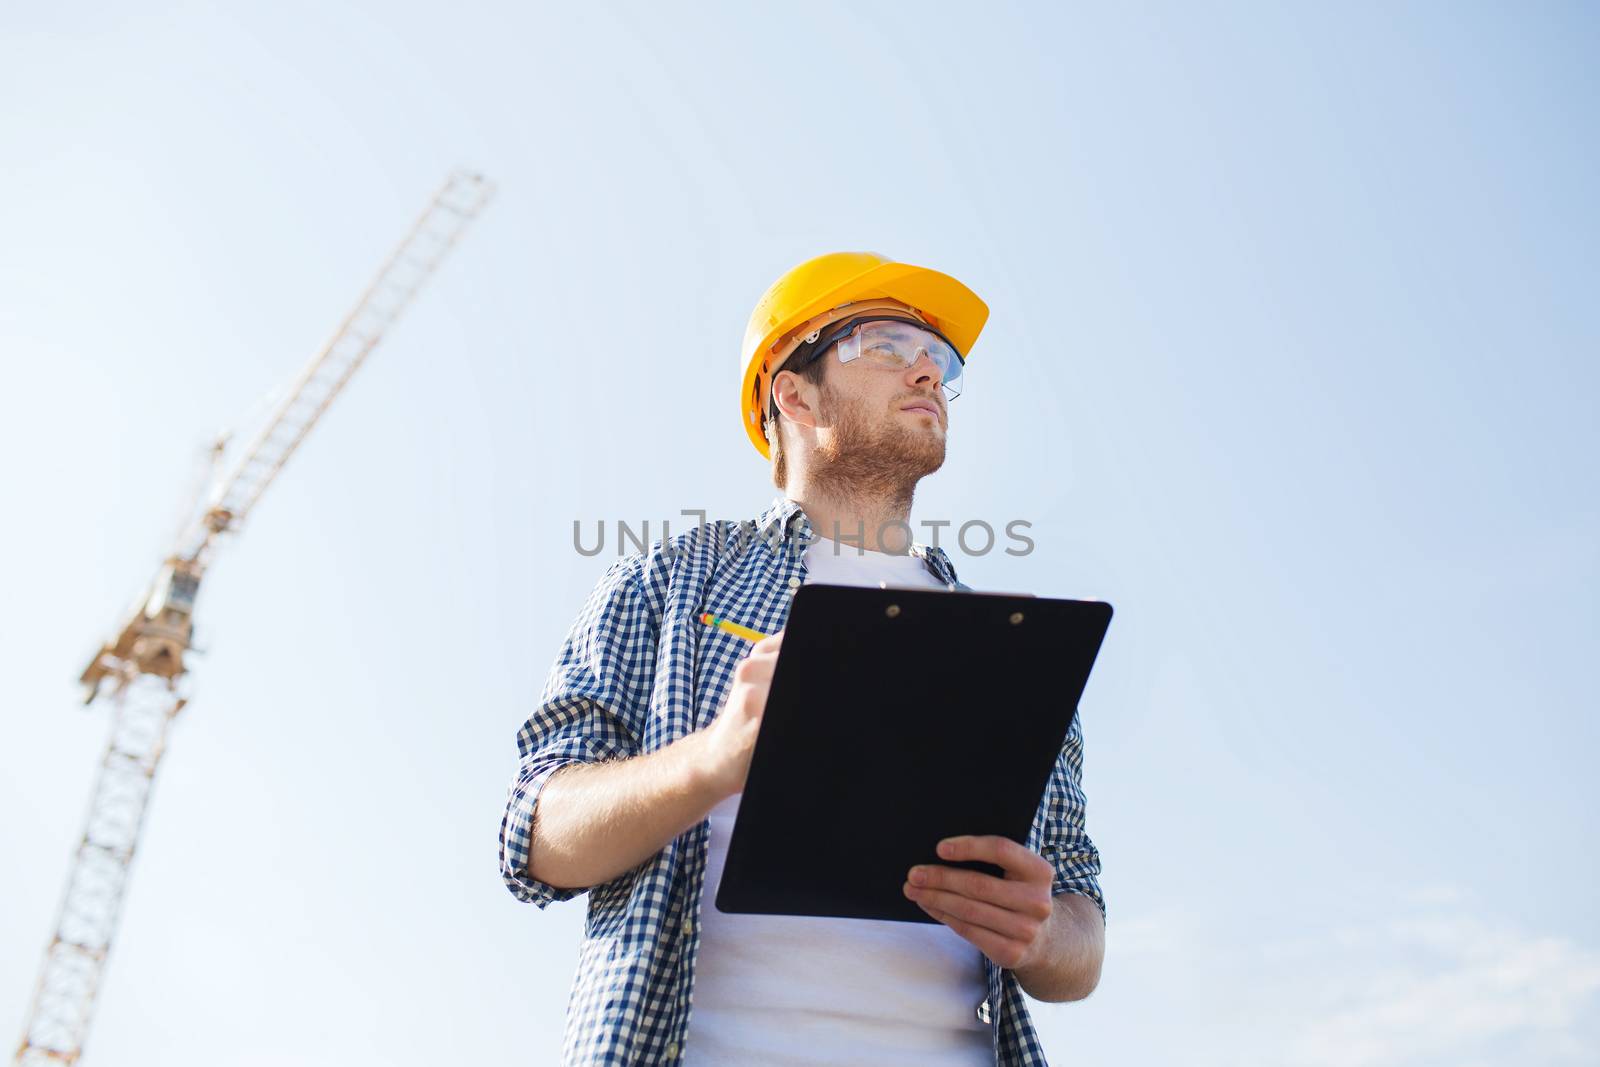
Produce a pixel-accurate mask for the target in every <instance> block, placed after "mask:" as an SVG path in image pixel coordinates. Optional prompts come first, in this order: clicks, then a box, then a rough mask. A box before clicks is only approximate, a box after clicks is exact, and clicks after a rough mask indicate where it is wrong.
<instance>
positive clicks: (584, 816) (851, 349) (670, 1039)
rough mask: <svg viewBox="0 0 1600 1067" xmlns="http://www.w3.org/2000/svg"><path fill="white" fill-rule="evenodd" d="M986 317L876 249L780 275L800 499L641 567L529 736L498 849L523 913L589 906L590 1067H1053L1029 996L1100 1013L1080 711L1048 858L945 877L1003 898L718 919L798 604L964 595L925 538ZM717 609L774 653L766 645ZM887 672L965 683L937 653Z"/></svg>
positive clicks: (583, 1013)
mask: <svg viewBox="0 0 1600 1067" xmlns="http://www.w3.org/2000/svg"><path fill="white" fill-rule="evenodd" d="M987 317H988V308H987V307H986V306H985V305H984V303H983V301H982V300H980V299H979V298H978V297H977V296H976V294H974V293H972V291H971V290H969V289H968V288H967V287H966V286H964V285H962V284H961V283H960V282H958V281H956V280H955V279H954V278H951V277H949V276H947V275H944V274H940V273H939V272H937V271H932V270H928V269H926V268H922V267H916V266H912V265H910V264H904V263H896V262H893V261H891V260H888V259H886V258H885V257H883V256H879V255H876V254H873V253H864V252H840V253H831V254H829V255H825V256H819V257H817V258H816V259H812V260H809V261H807V262H806V263H802V264H800V265H799V266H797V267H795V268H794V269H793V270H791V271H789V272H788V273H786V274H785V275H784V276H783V277H781V278H779V279H778V281H777V282H775V283H774V284H773V285H772V286H771V287H770V288H769V289H768V290H767V292H766V294H765V295H764V296H763V297H762V299H761V301H760V302H759V303H758V304H757V306H756V309H755V312H754V313H753V314H752V315H751V318H750V323H749V326H748V328H747V330H746V336H745V344H744V350H743V352H742V354H741V367H742V370H743V372H744V376H743V384H742V386H741V390H740V415H741V419H742V421H743V423H744V426H745V430H746V432H747V434H748V435H749V437H750V440H751V442H752V443H753V444H754V445H755V447H756V449H757V450H758V451H759V452H760V453H761V454H762V455H763V456H764V457H766V458H767V459H769V460H770V461H771V464H772V473H773V480H774V482H775V484H776V485H777V486H778V488H779V489H780V490H782V492H783V495H782V496H781V497H780V498H778V499H777V500H775V501H774V503H773V504H772V506H771V507H770V508H768V509H767V511H766V512H765V513H764V514H763V515H762V516H761V517H760V518H759V519H757V520H756V521H755V522H754V523H753V524H752V523H731V522H714V523H709V524H702V525H701V526H700V527H699V528H698V529H697V530H695V531H694V532H693V533H688V534H683V535H681V536H678V537H673V538H667V539H664V540H662V541H658V542H657V543H656V544H654V545H653V546H651V549H650V551H648V552H646V553H642V554H636V555H633V556H629V557H626V558H624V559H620V560H618V561H617V562H616V563H614V564H613V565H612V566H611V567H610V568H609V569H608V570H607V571H606V573H605V574H604V575H603V576H602V577H601V579H600V581H599V583H598V585H597V586H596V587H595V589H594V591H593V592H592V593H591V594H590V596H589V599H588V601H587V602H586V604H585V605H584V607H583V610H582V612H581V613H580V615H579V617H578V619H577V621H576V622H575V623H574V625H573V627H572V629H571V631H570V632H569V633H568V635H567V638H566V641H565V643H564V645H563V647H562V650H561V654H560V656H559V657H558V659H557V662H556V664H555V667H554V668H553V669H552V671H551V674H550V678H549V680H548V682H547V684H546V686H545V690H544V693H543V695H542V697H541V700H540V704H539V706H538V708H537V709H536V710H535V711H534V712H533V715H532V716H531V717H530V718H529V719H528V721H527V722H526V723H525V724H524V725H523V727H522V729H521V730H520V731H519V733H518V737H517V743H518V748H519V751H520V753H521V763H520V767H519V770H518V774H517V777H516V779H515V780H514V782H513V783H512V786H511V790H510V796H509V798H508V801H507V805H506V812H505V816H504V819H503V821H502V824H501V829H500V866H501V873H502V875H503V876H504V878H505V880H506V884H507V885H508V887H509V888H510V890H511V892H512V893H513V894H514V895H515V896H516V897H517V898H518V899H519V900H524V901H532V902H533V903H535V904H537V905H539V906H540V907H541V908H543V907H546V906H548V905H549V904H550V903H552V902H554V901H557V900H567V899H570V898H572V897H574V896H576V895H578V894H579V893H582V892H588V893H589V911H588V921H587V923H586V928H585V937H584V941H583V945H582V949H581V951H580V955H579V962H578V973H577V977H576V980H575V982H574V985H573V989H572V995H571V999H570V1001H569V1004H568V1009H567V1028H566V1037H565V1042H564V1058H565V1060H566V1061H567V1062H582V1063H619V1064H620V1063H688V1064H690V1065H693V1067H704V1065H712V1064H778V1063H838V1064H844V1063H850V1064H856V1063H907V1064H910V1063H916V1064H919V1065H923V1064H974V1063H995V1062H999V1063H1002V1064H1043V1063H1044V1062H1045V1058H1044V1054H1043V1050H1042V1049H1041V1048H1040V1045H1039V1042H1038V1039H1037V1037H1036V1035H1035V1033H1034V1029H1033V1024H1032V1022H1031V1020H1030V1018H1029V1014H1028V1009H1027V1006H1026V1002H1025V1001H1024V999H1023V997H1022V995H1021V994H1022V992H1024V991H1026V992H1027V993H1029V994H1030V995H1032V996H1034V997H1036V998H1038V999H1041V1000H1049V1001H1061V1000H1077V999H1081V998H1083V997H1086V996H1088V995H1089V993H1090V992H1091V991H1092V990H1093V989H1094V987H1095V985H1096V984H1097V982H1098V981H1099V975H1100V966H1101V960H1102V958H1103V954H1104V914H1105V903H1104V899H1103V898H1102V896H1101V893H1100V888H1099V884H1098V878H1097V876H1098V875H1099V873H1100V859H1099V854H1098V852H1097V851H1096V849H1095V846H1094V844H1093V843H1092V842H1091V840H1090V839H1089V836H1088V834H1087V832H1086V829H1085V814H1084V813H1085V802H1084V796H1083V792H1082V790H1081V788H1080V784H1079V782H1080V776H1081V768H1082V758H1083V749H1082V734H1081V731H1080V728H1079V726H1078V724H1077V722H1076V718H1075V719H1074V723H1073V726H1072V729H1071V731H1070V732H1069V733H1068V736H1067V740H1066V743H1065V745H1064V747H1063V748H1062V751H1061V753H1060V755H1059V757H1058V758H1057V760H1056V765H1055V768H1054V771H1053V773H1052V775H1051V777H1050V780H1049V783H1048V785H1047V788H1046V792H1045V796H1044V798H1043V799H1042V802H1041V804H1040V807H1039V811H1038V813H1037V815H1036V816H1035V819H1034V824H1033V828H1032V830H1031V832H1030V834H1029V838H1028V843H1027V845H1026V846H1023V845H1019V844H1017V843H1016V842H1014V841H1011V840H1009V839H1007V838H1003V837H956V838H951V839H947V840H946V841H945V842H942V843H941V844H940V848H939V855H940V858H941V859H945V860H949V861H953V862H954V861H961V860H985V861H988V862H990V863H994V864H996V865H998V866H999V867H1001V868H1003V869H1004V870H1005V872H1006V876H1005V877H1004V878H995V877H990V876H989V875H985V874H980V873H977V872H974V871H969V870H966V869H963V868H956V867H951V866H947V865H945V864H938V863H935V864H927V865H923V866H919V867H917V868H913V869H912V870H910V871H908V872H907V874H906V882H905V885H904V886H903V892H904V893H905V894H906V896H907V897H908V898H910V899H912V900H914V901H916V902H917V904H919V905H920V906H921V907H922V908H923V910H924V911H925V912H927V914H928V915H929V916H931V917H932V918H934V919H935V920H937V922H936V923H930V924H921V923H896V922H874V921H868V920H859V919H829V918H815V917H807V916H763V915H730V914H725V913H723V912H721V911H719V910H718V909H717V908H716V906H715V905H714V903H712V901H713V899H714V897H715V895H716V886H717V879H718V878H719V877H720V874H721V870H722V862H723V860H724V858H725V855H726V851H727V843H728V837H729V834H730V832H731V829H732V825H733V819H734V817H735V815H736V814H737V810H738V801H739V798H740V795H741V793H742V791H743V788H744V781H745V775H746V773H747V771H748V769H749V765H750V755H751V751H752V748H753V746H754V743H755V738H756V734H757V731H758V729H759V727H760V724H761V714H762V711H763V709H764V708H765V705H766V698H767V689H768V685H769V683H770V681H771V679H772V674H773V667H774V664H775V663H776V661H777V658H778V654H779V650H780V648H781V646H782V640H783V635H782V632H781V631H782V627H783V625H784V623H785V621H786V619H787V617H788V608H789V597H790V596H791V595H792V594H793V591H794V590H795V589H797V588H799V587H800V586H801V585H802V584H804V583H805V582H807V581H826V582H832V583H836V584H863V585H873V586H876V585H878V584H879V583H880V582H881V581H888V582H890V583H891V584H899V585H918V584H920V585H926V586H932V587H938V588H950V589H965V588H966V587H965V586H964V585H962V584H961V583H960V582H959V580H958V579H957V578H956V574H955V570H954V568H953V567H952V565H951V563H950V560H949V558H948V557H947V556H946V554H945V553H944V552H943V551H942V550H940V549H939V548H938V547H937V546H936V545H935V546H932V547H927V546H923V545H921V544H917V543H914V542H912V540H911V537H910V521H909V520H910V509H911V502H912V495H913V492H914V490H915V488H916V485H917V482H918V481H919V480H920V479H922V478H923V477H925V476H927V475H929V474H931V473H933V472H934V471H935V470H937V469H939V467H940V466H941V465H942V464H943V462H944V455H945V434H946V428H947V424H948V408H947V402H948V399H949V398H950V397H952V396H954V395H955V393H956V391H957V390H958V389H959V387H960V379H961V372H962V369H963V365H964V361H965V358H966V356H967V354H968V353H969V352H970V350H971V347H972V344H973V342H974V341H976V339H977V336H978V333H979V332H980V331H981V329H982V327H983V325H984V323H985V321H986V320H987ZM702 612H710V613H712V614H714V615H718V616H723V617H726V618H730V619H733V620H735V621H737V622H739V623H742V624H744V625H746V626H749V627H752V628H754V629H757V630H760V631H762V632H764V633H770V634H772V636H771V637H768V638H766V639H764V640H762V641H760V642H758V643H756V644H754V645H753V646H752V645H749V644H746V643H745V642H744V641H742V640H741V639H740V638H738V637H735V636H733V635H730V634H726V633H724V632H722V631H720V630H716V629H711V628H708V627H706V626H704V625H702V624H701V623H700V622H699V616H700V614H701V613H702ZM883 666H884V670H886V671H919V670H947V669H957V668H959V666H960V665H959V664H956V665H950V664H946V663H942V662H940V661H939V660H938V658H937V650H930V656H929V658H928V660H926V661H925V662H919V663H898V662H895V663H890V662H886V663H885V664H884V665H883ZM844 743H848V739H845V741H844ZM826 775H827V768H818V776H819V781H818V788H826ZM795 847H796V848H804V847H805V843H804V842H796V843H795Z"/></svg>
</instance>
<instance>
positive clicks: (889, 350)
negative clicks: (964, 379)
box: [839, 321, 961, 400]
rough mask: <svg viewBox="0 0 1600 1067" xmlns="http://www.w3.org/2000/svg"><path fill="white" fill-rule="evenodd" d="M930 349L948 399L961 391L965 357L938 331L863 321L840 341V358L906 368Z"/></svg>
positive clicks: (907, 325)
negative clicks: (962, 368)
mask: <svg viewBox="0 0 1600 1067" xmlns="http://www.w3.org/2000/svg"><path fill="white" fill-rule="evenodd" d="M924 352H926V353H927V354H928V358H929V359H931V360H933V362H934V365H935V366H937V367H938V368H939V375H940V382H941V384H943V386H944V391H945V396H946V398H947V399H950V400H954V399H955V398H956V397H958V396H960V395H961V357H960V356H958V355H956V350H955V349H954V348H951V347H950V346H949V345H948V344H946V343H945V341H944V339H943V338H941V337H940V336H939V335H938V334H935V333H932V332H931V331H928V330H924V329H923V328H922V327H920V326H916V325H913V324H912V323H909V322H901V321H878V322H863V323H861V324H860V325H859V326H857V327H856V328H855V329H854V330H852V331H850V336H849V337H846V338H844V339H843V340H841V341H840V342H839V362H841V363H849V362H850V361H851V360H853V359H864V360H866V361H867V362H869V363H874V364H877V365H878V366H882V367H892V368H896V369H900V370H904V369H906V368H909V367H911V366H913V365H914V364H915V363H916V362H917V360H918V359H920V358H921V357H922V354H923V353H924Z"/></svg>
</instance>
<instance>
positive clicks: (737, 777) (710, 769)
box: [701, 630, 783, 798]
mask: <svg viewBox="0 0 1600 1067" xmlns="http://www.w3.org/2000/svg"><path fill="white" fill-rule="evenodd" d="M782 644H783V631H782V630H779V631H778V632H777V633H775V634H772V635H771V636H769V637H764V638H762V639H761V640H760V641H757V642H756V643H755V644H754V645H752V646H751V647H750V654H749V655H748V656H746V657H745V658H744V659H743V660H741V661H740V663H739V665H738V666H737V667H735V668H734V669H733V685H732V687H731V688H730V689H729V690H728V697H727V700H725V701H724V702H723V705H722V710H721V711H719V712H717V717H716V718H715V719H713V720H712V721H711V725H709V726H707V727H706V728H705V729H704V730H703V731H702V733H703V734H704V739H703V741H702V742H701V743H702V744H703V745H704V746H705V761H706V762H705V773H706V775H707V777H708V778H709V780H710V782H711V784H712V788H713V789H714V790H715V792H716V795H717V796H718V797H719V798H726V797H730V796H732V795H733V794H735V793H739V792H743V790H744V781H745V778H746V776H747V775H748V774H749V773H750V756H751V754H752V753H753V752H754V751H755V747H756V734H757V733H759V732H760V730H761V715H762V713H763V712H765V711H766V710H767V691H768V690H769V689H771V688H772V672H773V669H774V668H775V667H776V666H777V663H778V648H779V646H781V645H782Z"/></svg>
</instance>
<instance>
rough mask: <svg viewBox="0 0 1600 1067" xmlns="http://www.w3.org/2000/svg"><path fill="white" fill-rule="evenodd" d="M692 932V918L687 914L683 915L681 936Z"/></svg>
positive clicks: (686, 935)
mask: <svg viewBox="0 0 1600 1067" xmlns="http://www.w3.org/2000/svg"><path fill="white" fill-rule="evenodd" d="M692 933H694V919H693V918H692V917H690V916H688V915H685V916H684V917H683V936H684V937H688V936H689V935H690V934H692Z"/></svg>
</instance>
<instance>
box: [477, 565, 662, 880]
mask: <svg viewBox="0 0 1600 1067" xmlns="http://www.w3.org/2000/svg"><path fill="white" fill-rule="evenodd" d="M639 570H640V568H639V557H637V556H629V557H625V558H623V559H620V560H618V561H617V562H616V563H613V564H612V565H611V567H610V568H608V569H607V570H606V572H605V574H604V575H602V576H601V578H600V580H599V582H598V583H597V584H596V585H595V587H594V590H593V592H591V593H590V594H589V598H588V600H587V601H586V602H585V603H584V606H583V610H582V611H581V612H580V613H579V615H578V618H577V620H576V621H575V622H574V623H573V624H572V628H571V629H570V630H569V631H568V632H567V636H566V640H565V641H564V642H563V643H562V647H561V652H560V654H559V655H558V656H557V657H556V662H555V666H553V667H552V668H551V670H550V675H549V678H548V679H547V681H546V682H545V686H544V691H543V693H542V694H541V695H540V698H539V704H538V707H537V708H535V709H534V712H533V714H532V715H531V716H529V718H528V720H527V721H526V722H524V723H523V724H522V727H521V728H520V729H519V730H518V731H517V752H518V755H519V762H518V766H517V774H516V777H515V778H514V779H512V782H511V788H510V790H509V791H508V795H507V797H506V809H505V813H504V816H503V817H502V818H501V821H500V874H501V877H502V878H503V879H504V880H505V883H506V888H508V889H509V890H510V891H511V894H512V895H513V896H515V897H516V898H517V899H518V900H521V901H524V902H527V903H533V904H537V905H538V906H539V907H541V908H544V907H548V906H549V905H550V904H552V903H554V902H556V901H558V900H570V899H571V898H573V897H575V896H578V895H580V894H581V893H584V892H585V891H586V890H584V889H567V888H558V887H556V886H553V885H550V884H548V883H546V882H541V881H539V880H538V879H537V878H532V877H530V876H529V875H528V855H529V853H530V851H531V849H532V844H533V832H534V814H535V811H536V809H537V806H538V802H539V794H540V793H541V792H542V791H543V789H544V786H545V783H546V782H547V781H549V779H550V776H551V775H552V774H554V773H555V772H556V771H558V770H560V769H561V768H562V767H565V766H567V765H568V764H570V763H598V762H601V761H604V760H613V759H626V758H628V757H629V756H633V755H637V754H638V751H639V741H638V738H639V735H640V734H641V733H642V729H641V726H642V722H643V716H644V714H645V712H646V709H647V708H648V705H649V698H650V679H651V677H652V674H653V672H654V665H655V649H656V633H655V624H654V621H653V617H652V615H651V612H650V611H649V607H648V604H647V602H646V600H645V596H644V593H643V589H642V587H641V584H640V579H639Z"/></svg>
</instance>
